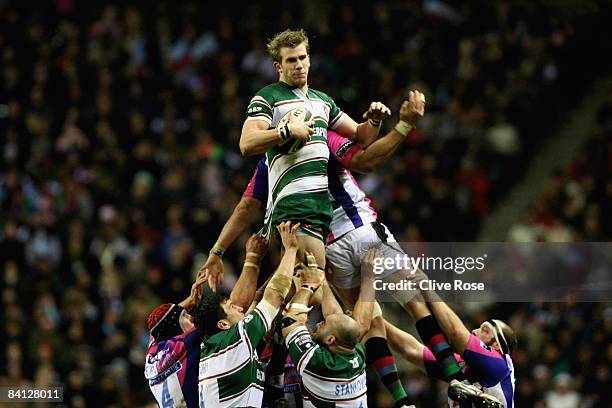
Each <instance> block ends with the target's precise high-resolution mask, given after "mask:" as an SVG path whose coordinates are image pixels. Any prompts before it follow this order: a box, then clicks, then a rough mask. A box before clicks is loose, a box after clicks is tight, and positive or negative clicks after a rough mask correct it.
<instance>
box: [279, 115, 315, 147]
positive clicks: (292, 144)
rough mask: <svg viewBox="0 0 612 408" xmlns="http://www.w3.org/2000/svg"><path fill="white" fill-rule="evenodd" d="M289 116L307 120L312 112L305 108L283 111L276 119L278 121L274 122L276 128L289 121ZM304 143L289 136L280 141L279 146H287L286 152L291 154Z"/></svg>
mask: <svg viewBox="0 0 612 408" xmlns="http://www.w3.org/2000/svg"><path fill="white" fill-rule="evenodd" d="M291 116H293V117H294V118H295V119H297V120H301V121H303V122H307V121H309V120H310V118H312V113H310V111H309V110H308V109H306V108H294V109H291V110H290V111H289V112H287V113H285V115H284V116H283V117H282V118H281V119H280V120H279V121H278V123H277V124H276V128H277V129H278V128H281V127H283V126H285V125H286V124H287V123H288V122H289V118H290V117H291ZM295 119H294V120H295ZM305 144H306V142H304V141H301V140H295V139H293V138H290V139H289V140H286V141H284V142H283V143H281V144H280V145H279V146H283V147H285V148H288V151H287V154H291V153H295V152H297V151H298V150H300V149H301V148H302V147H303V146H304V145H305Z"/></svg>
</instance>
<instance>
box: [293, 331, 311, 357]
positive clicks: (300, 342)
mask: <svg viewBox="0 0 612 408" xmlns="http://www.w3.org/2000/svg"><path fill="white" fill-rule="evenodd" d="M295 345H296V347H297V348H299V349H300V351H302V353H304V352H306V351H308V350H310V349H311V348H313V347H314V345H315V343H314V341H313V340H312V337H310V335H309V334H303V335H301V336H300V337H298V338H297V339H296V340H295Z"/></svg>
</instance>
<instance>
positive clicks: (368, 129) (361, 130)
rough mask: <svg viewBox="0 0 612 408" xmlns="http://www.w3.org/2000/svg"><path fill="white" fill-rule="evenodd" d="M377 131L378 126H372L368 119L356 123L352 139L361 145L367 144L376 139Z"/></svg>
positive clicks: (378, 129)
mask: <svg viewBox="0 0 612 408" xmlns="http://www.w3.org/2000/svg"><path fill="white" fill-rule="evenodd" d="M379 131H380V127H379V126H372V125H371V124H370V122H369V121H366V122H363V123H360V124H358V125H357V130H356V131H355V137H354V138H353V140H354V141H355V142H357V143H359V144H360V145H362V146H368V145H369V144H370V143H372V142H373V141H374V139H376V136H377V135H378V132H379Z"/></svg>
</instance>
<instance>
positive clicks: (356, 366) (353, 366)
mask: <svg viewBox="0 0 612 408" xmlns="http://www.w3.org/2000/svg"><path fill="white" fill-rule="evenodd" d="M285 343H286V344H287V347H288V348H289V355H290V356H291V358H292V359H293V361H295V362H296V364H297V369H298V372H299V373H300V375H301V376H302V397H303V401H304V407H317V408H349V407H350V408H367V406H368V398H367V391H368V387H367V381H366V373H365V367H366V363H365V349H364V347H363V345H362V344H361V343H358V344H357V346H356V347H355V350H354V351H353V352H352V353H350V354H339V353H332V352H331V351H330V350H329V349H328V348H327V347H322V346H319V345H318V344H317V343H316V342H315V341H314V340H313V339H312V336H311V335H310V333H309V332H308V329H307V328H306V326H304V325H301V326H298V327H297V328H295V329H294V330H292V331H291V332H290V333H289V334H288V335H287V337H286V338H285Z"/></svg>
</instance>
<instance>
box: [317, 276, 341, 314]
mask: <svg viewBox="0 0 612 408" xmlns="http://www.w3.org/2000/svg"><path fill="white" fill-rule="evenodd" d="M321 291H322V300H321V311H322V312H323V317H327V316H329V315H332V314H336V313H343V312H344V311H343V310H342V307H341V306H340V303H339V302H338V299H336V296H335V295H334V292H333V291H332V289H331V287H330V286H329V283H328V282H327V280H326V281H324V282H323V284H322V285H321Z"/></svg>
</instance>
